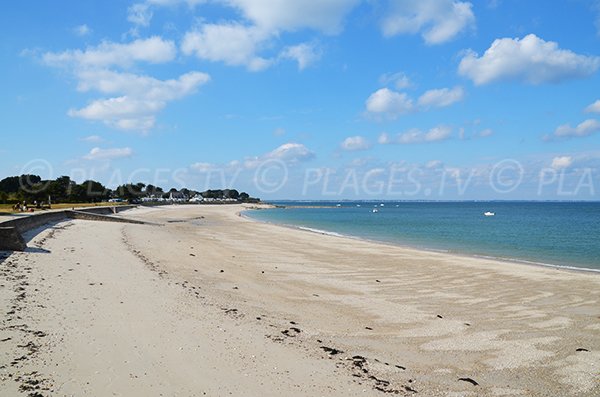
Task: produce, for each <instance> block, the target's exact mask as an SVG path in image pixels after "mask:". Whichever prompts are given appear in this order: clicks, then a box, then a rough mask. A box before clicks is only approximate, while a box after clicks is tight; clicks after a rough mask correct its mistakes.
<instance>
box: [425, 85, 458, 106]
mask: <svg viewBox="0 0 600 397" xmlns="http://www.w3.org/2000/svg"><path fill="white" fill-rule="evenodd" d="M464 97H465V92H464V90H463V89H462V87H454V88H452V89H450V88H440V89H435V90H429V91H426V92H425V93H424V94H423V95H421V96H420V97H419V100H418V104H419V105H420V106H422V107H425V108H428V107H446V106H450V105H452V104H453V103H456V102H459V101H461V100H462V99H463V98H464Z"/></svg>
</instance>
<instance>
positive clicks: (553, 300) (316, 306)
mask: <svg viewBox="0 0 600 397" xmlns="http://www.w3.org/2000/svg"><path fill="white" fill-rule="evenodd" d="M240 210H241V207H239V206H174V207H162V208H143V209H138V210H133V211H128V212H125V213H122V214H120V216H124V217H130V218H135V219H142V220H148V221H151V222H156V223H160V224H163V226H154V225H133V224H118V223H103V222H90V221H81V220H76V221H68V222H65V223H61V224H59V225H58V226H57V227H54V228H53V229H46V230H44V231H41V232H39V234H37V235H36V236H35V237H33V239H32V241H30V243H29V245H30V247H32V249H30V250H29V252H25V253H13V254H11V255H10V256H9V257H8V258H6V259H4V261H3V262H2V263H1V264H0V285H1V286H0V310H4V313H7V314H6V315H4V316H3V317H2V318H3V320H2V324H1V327H0V340H2V342H0V357H1V361H0V366H2V368H1V369H0V376H2V378H1V380H0V395H2V396H5V395H6V396H12V395H15V396H16V395H22V394H20V392H19V391H18V388H19V386H22V385H25V386H27V385H29V386H31V387H36V386H37V387H39V392H40V393H41V395H69V396H70V395H90V396H92V395H94V396H105V395H106V396H108V395H117V396H119V395H120V396H159V395H164V396H174V395H177V396H195V395H200V396H201V395H208V396H228V395H235V396H288V395H289V396H292V395H294V396H295V395H305V396H319V395H323V396H337V395H339V396H353V395H362V396H365V395H369V396H370V395H375V396H376V395H383V392H382V391H380V390H378V389H377V388H379V389H381V390H387V391H390V392H394V391H398V392H399V393H400V394H407V395H412V394H413V393H412V392H410V391H408V390H410V389H414V390H416V391H418V395H421V396H438V395H440V396H450V395H460V396H488V395H489V396H500V395H507V396H508V395H528V396H530V395H531V396H571V395H581V396H597V395H600V328H599V327H598V324H599V322H600V302H599V301H600V276H598V275H596V274H587V273H578V272H570V271H564V270H557V269H551V268H540V267H533V266H525V265H519V264H510V263H503V262H496V261H492V260H484V259H479V258H468V257H460V256H453V255H447V254H440V253H433V252H424V251H418V250H412V249H406V248H399V247H392V246H388V245H382V244H375V243H370V242H362V241H358V240H353V239H346V238H341V237H333V236H324V235H320V234H316V233H311V232H305V231H299V230H293V229H288V228H283V227H277V226H273V225H268V224H261V223H258V222H254V221H251V220H248V219H245V218H241V217H239V216H238V215H237V212H239V211H240ZM200 217H203V218H200ZM47 251H48V252H47ZM221 270H222V272H221ZM22 293H25V295H24V296H21V297H19V294H22ZM13 311H14V312H13ZM438 316H439V317H438ZM440 317H441V318H440ZM257 318H260V319H257ZM291 322H293V323H294V324H292V323H291ZM24 326H25V327H24ZM294 328H297V329H298V330H300V332H299V333H298V332H297V331H296V330H294ZM369 328H370V329H369ZM34 331H41V332H42V334H40V333H35V332H34ZM282 331H284V332H285V334H284V333H282ZM7 338H10V339H7ZM28 343H30V344H28ZM323 346H325V347H330V348H335V349H339V350H342V351H343V353H339V354H334V355H330V354H328V353H327V352H326V351H324V350H323V349H322V347H323ZM578 348H583V349H586V350H589V351H577V349H578ZM355 355H360V356H364V357H365V358H366V362H365V363H364V364H363V363H362V361H361V360H362V359H360V358H357V359H355V360H354V361H353V360H352V359H351V357H352V356H355ZM20 357H23V358H22V359H21V360H17V361H14V360H15V359H16V358H20ZM402 368H406V369H402ZM33 371H37V372H36V373H34V374H31V372H33ZM459 378H471V379H474V380H476V381H477V382H478V383H479V385H477V386H474V385H472V384H471V383H468V382H465V381H460V380H459ZM31 380H34V382H31ZM35 380H39V381H40V383H39V384H37V385H36V384H35ZM27 382H29V383H27ZM388 382H389V383H388ZM204 393H206V394H204Z"/></svg>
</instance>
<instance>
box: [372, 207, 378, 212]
mask: <svg viewBox="0 0 600 397" xmlns="http://www.w3.org/2000/svg"><path fill="white" fill-rule="evenodd" d="M371 212H379V210H378V209H377V208H373V210H372V211H371Z"/></svg>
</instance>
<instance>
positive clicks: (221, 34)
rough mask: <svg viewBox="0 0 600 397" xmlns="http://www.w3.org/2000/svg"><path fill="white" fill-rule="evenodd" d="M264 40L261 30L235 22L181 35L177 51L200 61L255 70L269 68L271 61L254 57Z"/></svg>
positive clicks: (205, 27) (203, 27) (200, 28)
mask: <svg viewBox="0 0 600 397" xmlns="http://www.w3.org/2000/svg"><path fill="white" fill-rule="evenodd" d="M268 38H269V36H268V34H267V33H266V32H265V31H263V30H261V29H259V28H257V27H255V26H246V25H242V24H240V23H237V22H232V23H224V24H204V25H202V26H200V27H199V28H198V29H197V30H194V31H190V32H187V33H186V34H185V36H184V38H183V42H182V44H181V50H182V51H183V53H184V54H186V55H195V56H196V57H198V58H200V59H204V60H208V61H213V62H217V61H219V62H224V63H225V64H227V65H232V66H241V65H244V66H246V67H247V68H248V69H249V70H252V71H258V70H263V69H265V68H267V67H269V65H270V64H271V62H272V61H270V60H267V59H265V58H262V57H259V56H257V55H256V53H257V52H258V50H259V49H260V48H261V46H262V45H263V44H264V42H265V41H266V40H267V39H268Z"/></svg>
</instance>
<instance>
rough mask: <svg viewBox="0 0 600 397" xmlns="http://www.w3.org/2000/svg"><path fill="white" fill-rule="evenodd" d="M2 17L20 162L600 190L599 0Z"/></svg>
mask: <svg viewBox="0 0 600 397" xmlns="http://www.w3.org/2000/svg"><path fill="white" fill-rule="evenodd" d="M0 18H1V22H2V23H1V24H0V31H1V37H2V38H1V39H0V51H1V54H2V60H3V62H2V63H0V75H1V76H2V77H1V78H2V94H1V95H0V105H1V106H2V109H3V112H2V114H3V118H2V119H3V120H2V121H3V122H2V146H0V170H1V171H2V172H1V174H2V176H8V175H14V174H19V173H21V172H33V173H39V174H41V175H42V176H43V177H46V178H55V177H57V176H60V175H71V176H72V178H74V179H75V180H77V181H79V182H81V181H83V180H85V179H88V178H91V179H96V180H100V181H101V182H103V183H105V184H107V185H108V186H110V187H114V186H116V185H117V184H120V183H123V182H130V181H133V182H137V181H143V182H146V183H153V184H158V185H160V186H162V187H163V188H167V189H168V188H170V187H178V188H179V187H183V186H187V187H189V188H193V189H198V190H204V189H206V188H219V187H237V188H239V189H241V190H247V191H248V192H250V193H251V194H254V195H257V196H260V197H263V198H271V199H275V198H302V199H313V198H326V199H333V200H338V199H343V198H349V199H352V198H372V199H385V198H387V199H515V198H516V199H565V200H570V199H583V200H597V199H598V192H599V191H600V170H599V168H598V167H599V166H600V147H599V143H600V101H599V100H600V89H599V88H600V77H599V73H598V70H599V69H600V51H599V50H598V49H599V48H600V2H598V1H584V0H565V1H559V0H556V1H552V2H546V1H510V0H495V1H491V0H490V1H477V2H475V1H472V2H468V1H459V0H423V1H420V2H413V1H403V0H393V1H392V0H390V1H383V0H381V1H377V0H363V1H361V0H320V1H309V0H307V1H303V2H300V1H292V0H137V1H131V2H129V1H117V2H105V1H93V0H82V1H62V2H58V3H57V2H39V1H35V2H34V1H21V2H17V3H13V4H11V5H6V6H4V7H3V13H2V17H0Z"/></svg>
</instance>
